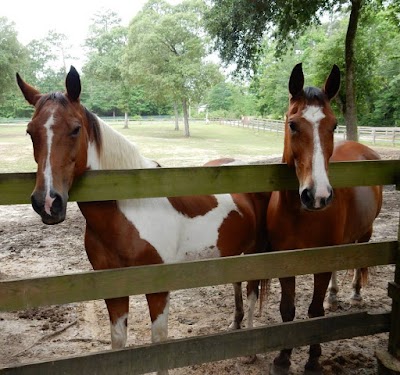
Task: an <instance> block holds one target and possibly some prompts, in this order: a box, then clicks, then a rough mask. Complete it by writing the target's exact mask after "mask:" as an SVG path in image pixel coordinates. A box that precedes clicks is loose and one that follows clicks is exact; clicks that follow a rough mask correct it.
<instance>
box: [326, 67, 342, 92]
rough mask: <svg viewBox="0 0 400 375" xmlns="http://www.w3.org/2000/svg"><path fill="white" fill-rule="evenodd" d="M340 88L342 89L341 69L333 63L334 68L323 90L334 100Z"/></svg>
mask: <svg viewBox="0 0 400 375" xmlns="http://www.w3.org/2000/svg"><path fill="white" fill-rule="evenodd" d="M339 89H340V69H339V67H338V66H337V65H336V64H335V65H333V67H332V70H331V72H330V74H329V76H328V78H327V79H326V81H325V85H324V88H323V90H324V92H325V94H326V95H327V97H328V99H329V100H332V99H333V98H334V97H335V96H336V95H337V93H338V92H339Z"/></svg>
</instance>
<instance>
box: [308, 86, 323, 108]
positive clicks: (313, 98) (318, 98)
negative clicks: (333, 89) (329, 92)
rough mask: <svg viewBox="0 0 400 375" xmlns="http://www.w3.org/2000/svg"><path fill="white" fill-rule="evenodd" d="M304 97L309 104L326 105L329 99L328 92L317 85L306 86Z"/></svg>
mask: <svg viewBox="0 0 400 375" xmlns="http://www.w3.org/2000/svg"><path fill="white" fill-rule="evenodd" d="M304 98H305V100H306V102H307V104H318V105H320V106H324V105H325V104H326V102H327V100H328V98H327V96H326V94H325V93H324V92H323V91H322V90H321V89H319V88H317V87H305V88H304Z"/></svg>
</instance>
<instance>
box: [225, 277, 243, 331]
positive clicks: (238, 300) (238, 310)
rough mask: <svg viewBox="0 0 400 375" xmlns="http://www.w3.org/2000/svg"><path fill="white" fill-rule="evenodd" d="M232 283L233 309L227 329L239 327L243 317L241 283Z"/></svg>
mask: <svg viewBox="0 0 400 375" xmlns="http://www.w3.org/2000/svg"><path fill="white" fill-rule="evenodd" d="M232 285H233V290H234V292H235V311H234V312H233V321H232V323H231V324H230V326H229V329H240V327H241V324H242V321H243V317H244V310H243V295H242V283H240V282H239V283H233V284H232Z"/></svg>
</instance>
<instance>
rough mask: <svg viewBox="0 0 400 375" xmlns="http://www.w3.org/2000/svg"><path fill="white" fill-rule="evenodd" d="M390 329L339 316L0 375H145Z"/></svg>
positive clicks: (382, 322)
mask: <svg viewBox="0 0 400 375" xmlns="http://www.w3.org/2000/svg"><path fill="white" fill-rule="evenodd" d="M389 325H390V315H389V314H388V313H385V314H368V313H366V312H362V313H356V314H354V313H353V314H342V315H335V316H330V317H326V318H315V319H309V320H302V321H295V322H290V323H283V324H275V325H271V326H263V327H259V328H253V329H247V330H238V331H229V332H226V333H221V334H218V335H208V336H197V337H195V338H185V339H179V340H171V341H167V342H165V343H162V344H153V345H144V346H139V347H135V348H127V349H122V350H118V351H103V352H97V353H95V354H92V355H91V356H89V355H86V356H76V357H70V358H64V359H60V360H57V361H54V360H52V361H48V362H40V363H36V364H29V365H20V366H17V367H14V368H3V369H0V375H37V374H41V375H50V374H51V375H53V374H64V375H68V374H71V375H75V374H97V375H103V374H104V375H105V374H107V375H111V374H118V375H124V374H126V375H128V374H129V375H133V374H143V373H147V372H152V371H157V370H163V369H168V368H177V367H184V366H190V365H195V364H200V363H205V362H212V361H218V360H223V359H228V358H235V357H238V356H246V355H252V354H256V353H265V352H269V351H275V350H280V349H283V348H287V347H297V346H303V345H309V344H315V343H318V342H327V341H334V340H340V339H346V338H352V337H356V336H366V335H373V334H376V333H381V332H387V331H388V329H389Z"/></svg>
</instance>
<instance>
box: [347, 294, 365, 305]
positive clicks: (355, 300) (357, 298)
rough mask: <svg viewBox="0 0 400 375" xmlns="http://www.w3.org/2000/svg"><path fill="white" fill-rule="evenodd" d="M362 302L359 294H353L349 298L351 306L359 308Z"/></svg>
mask: <svg viewBox="0 0 400 375" xmlns="http://www.w3.org/2000/svg"><path fill="white" fill-rule="evenodd" d="M362 302H363V299H362V297H361V296H360V295H359V294H353V295H352V296H351V298H350V304H351V306H360V305H361V304H362Z"/></svg>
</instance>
